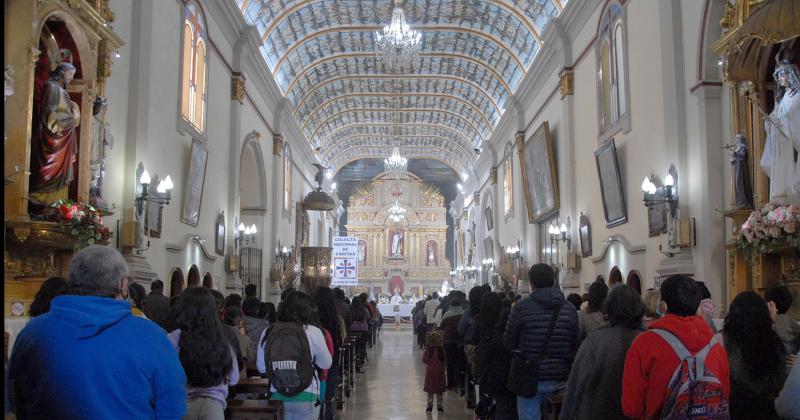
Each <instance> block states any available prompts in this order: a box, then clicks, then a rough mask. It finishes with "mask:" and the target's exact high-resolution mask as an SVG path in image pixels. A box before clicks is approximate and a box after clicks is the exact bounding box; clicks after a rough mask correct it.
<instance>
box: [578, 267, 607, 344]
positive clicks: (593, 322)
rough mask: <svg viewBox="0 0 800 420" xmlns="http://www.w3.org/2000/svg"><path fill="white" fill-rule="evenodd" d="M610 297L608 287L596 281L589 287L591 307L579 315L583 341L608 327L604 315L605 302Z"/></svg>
mask: <svg viewBox="0 0 800 420" xmlns="http://www.w3.org/2000/svg"><path fill="white" fill-rule="evenodd" d="M607 295H608V286H606V284H605V283H602V282H599V281H596V282H594V283H592V284H591V285H590V286H589V305H588V306H587V307H586V309H585V310H581V311H580V313H578V326H579V328H580V330H581V340H583V339H584V338H586V334H589V333H590V332H592V331H594V330H596V329H598V328H602V327H605V326H606V325H608V323H607V322H606V319H605V314H604V313H603V301H605V300H606V296H607Z"/></svg>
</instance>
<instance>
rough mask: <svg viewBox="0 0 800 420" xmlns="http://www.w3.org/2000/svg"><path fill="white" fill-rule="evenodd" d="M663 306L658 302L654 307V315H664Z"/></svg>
mask: <svg viewBox="0 0 800 420" xmlns="http://www.w3.org/2000/svg"><path fill="white" fill-rule="evenodd" d="M664 306H666V305H664V304H663V302H659V304H658V306H657V307H656V314H658V316H664V315H666V311H665V310H664V309H663V308H664Z"/></svg>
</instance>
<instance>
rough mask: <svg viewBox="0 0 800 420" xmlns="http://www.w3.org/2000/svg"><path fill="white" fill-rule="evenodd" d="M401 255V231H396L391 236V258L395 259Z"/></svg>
mask: <svg viewBox="0 0 800 420" xmlns="http://www.w3.org/2000/svg"><path fill="white" fill-rule="evenodd" d="M402 253H403V231H402V230H400V229H397V230H395V231H394V234H392V256H393V257H396V256H398V255H400V254H402Z"/></svg>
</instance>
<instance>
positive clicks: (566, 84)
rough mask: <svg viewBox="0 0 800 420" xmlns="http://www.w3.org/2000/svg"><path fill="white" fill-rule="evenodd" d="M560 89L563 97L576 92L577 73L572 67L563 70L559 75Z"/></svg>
mask: <svg viewBox="0 0 800 420" xmlns="http://www.w3.org/2000/svg"><path fill="white" fill-rule="evenodd" d="M558 91H559V92H560V93H561V99H564V97H566V96H571V95H574V94H575V73H574V72H573V71H572V70H571V69H566V68H565V69H563V70H561V74H560V75H559V77H558Z"/></svg>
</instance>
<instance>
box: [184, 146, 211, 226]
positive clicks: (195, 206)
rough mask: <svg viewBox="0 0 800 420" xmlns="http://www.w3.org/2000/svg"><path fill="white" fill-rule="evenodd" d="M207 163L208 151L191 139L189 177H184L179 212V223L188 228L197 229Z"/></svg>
mask: <svg viewBox="0 0 800 420" xmlns="http://www.w3.org/2000/svg"><path fill="white" fill-rule="evenodd" d="M207 163H208V149H207V148H206V146H205V145H204V144H203V142H202V141H200V140H198V139H192V151H191V155H190V160H189V175H188V176H187V177H186V184H185V185H186V188H185V190H184V195H183V211H182V212H181V222H183V223H186V224H187V225H190V226H195V227H197V225H198V223H199V222H200V205H201V204H202V203H203V184H205V181H206V164H207Z"/></svg>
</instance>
